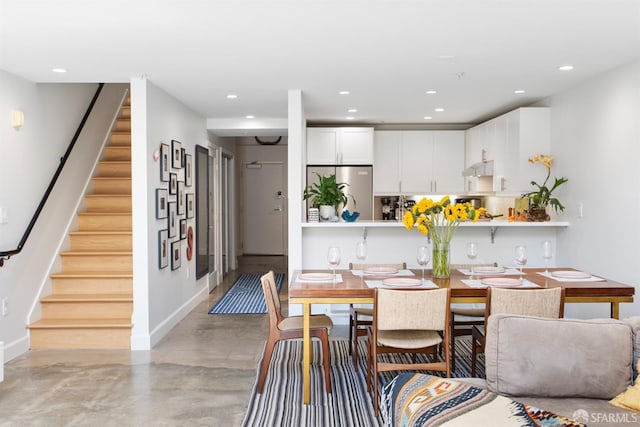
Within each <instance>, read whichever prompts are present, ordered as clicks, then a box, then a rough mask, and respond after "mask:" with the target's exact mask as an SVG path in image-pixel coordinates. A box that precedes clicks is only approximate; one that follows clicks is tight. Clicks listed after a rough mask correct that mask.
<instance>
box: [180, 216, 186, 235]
mask: <svg viewBox="0 0 640 427" xmlns="http://www.w3.org/2000/svg"><path fill="white" fill-rule="evenodd" d="M186 238H187V220H186V219H184V218H183V219H181V220H180V240H184V239H186Z"/></svg>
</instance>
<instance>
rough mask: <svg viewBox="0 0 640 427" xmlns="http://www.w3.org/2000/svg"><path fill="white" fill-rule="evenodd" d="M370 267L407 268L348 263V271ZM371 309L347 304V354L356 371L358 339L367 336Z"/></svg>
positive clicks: (397, 265)
mask: <svg viewBox="0 0 640 427" xmlns="http://www.w3.org/2000/svg"><path fill="white" fill-rule="evenodd" d="M371 267H389V268H396V269H398V270H404V269H406V268H407V263H406V262H402V263H397V264H353V263H351V262H350V263H349V270H364V269H366V268H371ZM372 318H373V307H354V306H353V304H349V354H350V355H351V356H352V358H353V367H354V369H355V370H356V371H357V370H358V337H366V336H367V328H368V327H369V326H371V322H372Z"/></svg>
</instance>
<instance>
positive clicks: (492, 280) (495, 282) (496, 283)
mask: <svg viewBox="0 0 640 427" xmlns="http://www.w3.org/2000/svg"><path fill="white" fill-rule="evenodd" d="M480 283H482V284H483V285H487V286H492V287H496V288H513V287H515V286H520V285H521V284H522V282H521V281H520V279H514V278H511V277H486V278H484V279H482V280H480Z"/></svg>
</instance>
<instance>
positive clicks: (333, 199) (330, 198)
mask: <svg viewBox="0 0 640 427" xmlns="http://www.w3.org/2000/svg"><path fill="white" fill-rule="evenodd" d="M316 175H317V176H318V181H317V182H314V183H312V184H310V185H307V187H306V188H305V189H304V194H303V199H304V200H308V199H310V201H311V207H314V208H320V217H321V218H323V219H331V218H333V217H334V216H335V215H336V212H338V209H339V208H340V205H346V204H347V202H348V201H349V199H348V196H347V194H345V191H344V189H345V188H346V187H347V186H348V185H349V184H347V183H345V182H337V180H336V176H335V174H334V175H328V176H322V175H320V174H318V173H316ZM349 196H351V195H349ZM351 199H352V200H353V203H354V205H355V203H356V201H355V199H354V198H353V196H351ZM323 206H330V207H332V212H331V213H328V212H327V211H326V208H325V209H323V208H322V207H323ZM323 211H324V212H323Z"/></svg>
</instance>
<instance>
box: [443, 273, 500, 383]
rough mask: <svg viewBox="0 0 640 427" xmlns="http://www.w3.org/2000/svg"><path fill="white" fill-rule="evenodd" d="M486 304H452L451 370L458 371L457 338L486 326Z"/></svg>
mask: <svg viewBox="0 0 640 427" xmlns="http://www.w3.org/2000/svg"><path fill="white" fill-rule="evenodd" d="M497 266H498V263H495V262H494V263H492V264H491V263H489V264H451V265H450V266H449V268H450V269H451V270H454V269H456V270H457V269H460V268H463V269H471V268H473V267H497ZM484 311H485V305H484V304H470V303H453V304H451V315H450V316H449V318H450V319H451V322H450V330H449V334H450V336H451V370H452V371H455V370H456V337H461V336H465V335H471V330H472V328H473V327H474V326H480V325H484Z"/></svg>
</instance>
